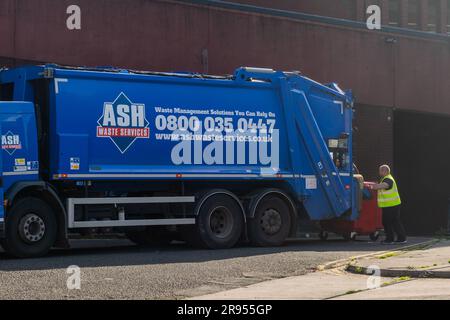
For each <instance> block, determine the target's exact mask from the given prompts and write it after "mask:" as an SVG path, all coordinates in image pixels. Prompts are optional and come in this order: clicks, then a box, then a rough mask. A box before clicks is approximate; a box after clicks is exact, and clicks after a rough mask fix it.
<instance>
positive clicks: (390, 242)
mask: <svg viewBox="0 0 450 320" xmlns="http://www.w3.org/2000/svg"><path fill="white" fill-rule="evenodd" d="M380 243H381V244H384V245H388V244H394V241H389V240H383V241H381V242H380Z"/></svg>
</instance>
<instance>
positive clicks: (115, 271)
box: [0, 238, 425, 299]
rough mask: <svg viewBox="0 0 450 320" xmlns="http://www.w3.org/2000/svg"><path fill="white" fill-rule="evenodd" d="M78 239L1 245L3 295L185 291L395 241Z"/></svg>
mask: <svg viewBox="0 0 450 320" xmlns="http://www.w3.org/2000/svg"><path fill="white" fill-rule="evenodd" d="M361 239H362V238H361ZM423 240H425V239H421V238H414V239H410V242H409V243H410V244H413V243H416V242H421V241H423ZM72 245H73V248H72V249H70V250H55V251H52V252H51V254H50V255H48V256H46V257H44V258H39V259H28V260H18V259H12V258H9V257H8V256H7V255H6V254H5V253H3V252H2V251H1V252H0V299H182V298H187V297H195V296H200V295H204V294H208V293H213V292H218V291H223V290H227V289H232V288H237V287H242V286H246V285H249V284H253V283H256V282H261V281H264V280H269V279H273V278H280V277H287V276H294V275H302V274H305V273H308V272H312V271H313V270H315V268H316V267H317V266H318V265H320V264H324V263H326V262H329V261H334V260H338V259H342V258H348V257H352V256H356V255H361V254H366V253H371V252H377V251H384V250H390V249H391V248H392V249H394V248H395V246H389V247H387V246H383V245H381V244H379V243H373V242H369V241H366V240H360V241H355V242H346V241H343V240H329V241H326V242H321V241H318V240H295V241H290V242H288V244H287V245H286V246H284V247H277V248H254V247H239V248H234V249H229V250H217V251H211V250H194V249H192V248H190V247H187V246H185V245H184V244H173V245H170V246H167V247H159V248H139V247H136V246H134V245H133V244H131V243H130V242H129V241H127V240H117V239H115V240H72ZM71 265H77V266H79V267H80V268H81V269H80V270H81V289H80V290H68V289H67V279H68V277H69V276H70V275H69V274H67V272H66V271H67V267H69V266H71Z"/></svg>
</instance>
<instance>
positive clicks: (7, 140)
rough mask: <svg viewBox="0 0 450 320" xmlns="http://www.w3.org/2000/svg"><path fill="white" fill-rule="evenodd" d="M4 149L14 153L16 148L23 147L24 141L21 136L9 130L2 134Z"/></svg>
mask: <svg viewBox="0 0 450 320" xmlns="http://www.w3.org/2000/svg"><path fill="white" fill-rule="evenodd" d="M2 149H3V150H5V151H6V152H7V153H8V154H9V155H12V154H13V153H14V152H16V150H20V149H22V143H21V142H20V136H19V135H18V134H14V133H12V132H11V131H8V132H7V133H6V134H4V135H2Z"/></svg>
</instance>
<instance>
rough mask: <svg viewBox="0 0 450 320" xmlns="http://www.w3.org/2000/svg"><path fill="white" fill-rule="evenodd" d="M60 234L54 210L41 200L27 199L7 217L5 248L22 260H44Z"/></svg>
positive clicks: (16, 206)
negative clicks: (58, 233)
mask: <svg viewBox="0 0 450 320" xmlns="http://www.w3.org/2000/svg"><path fill="white" fill-rule="evenodd" d="M56 232H57V223H56V219H55V215H54V213H53V210H52V208H51V207H50V206H49V205H48V204H47V203H46V202H44V201H42V200H40V199H38V198H31V197H30V198H24V199H21V200H19V201H18V202H17V203H16V204H15V205H14V206H13V207H12V209H11V210H10V211H9V213H8V215H7V218H6V237H5V239H4V241H3V247H4V249H5V251H6V252H8V253H9V254H10V255H12V256H15V257H18V258H32V257H40V256H43V255H45V254H46V253H47V252H48V251H49V250H50V249H51V247H52V246H53V245H54V244H55V241H56Z"/></svg>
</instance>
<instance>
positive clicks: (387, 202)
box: [378, 174, 402, 208]
mask: <svg viewBox="0 0 450 320" xmlns="http://www.w3.org/2000/svg"><path fill="white" fill-rule="evenodd" d="M387 178H389V179H391V180H392V181H393V182H394V183H393V184H392V188H391V189H390V190H378V206H379V207H380V208H389V207H395V206H398V205H400V204H401V203H402V200H401V199H400V194H399V193H398V189H397V182H395V179H394V177H393V176H392V175H390V174H389V175H387V176H386V177H384V178H383V179H381V181H380V183H383V182H384V180H385V179H387Z"/></svg>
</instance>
